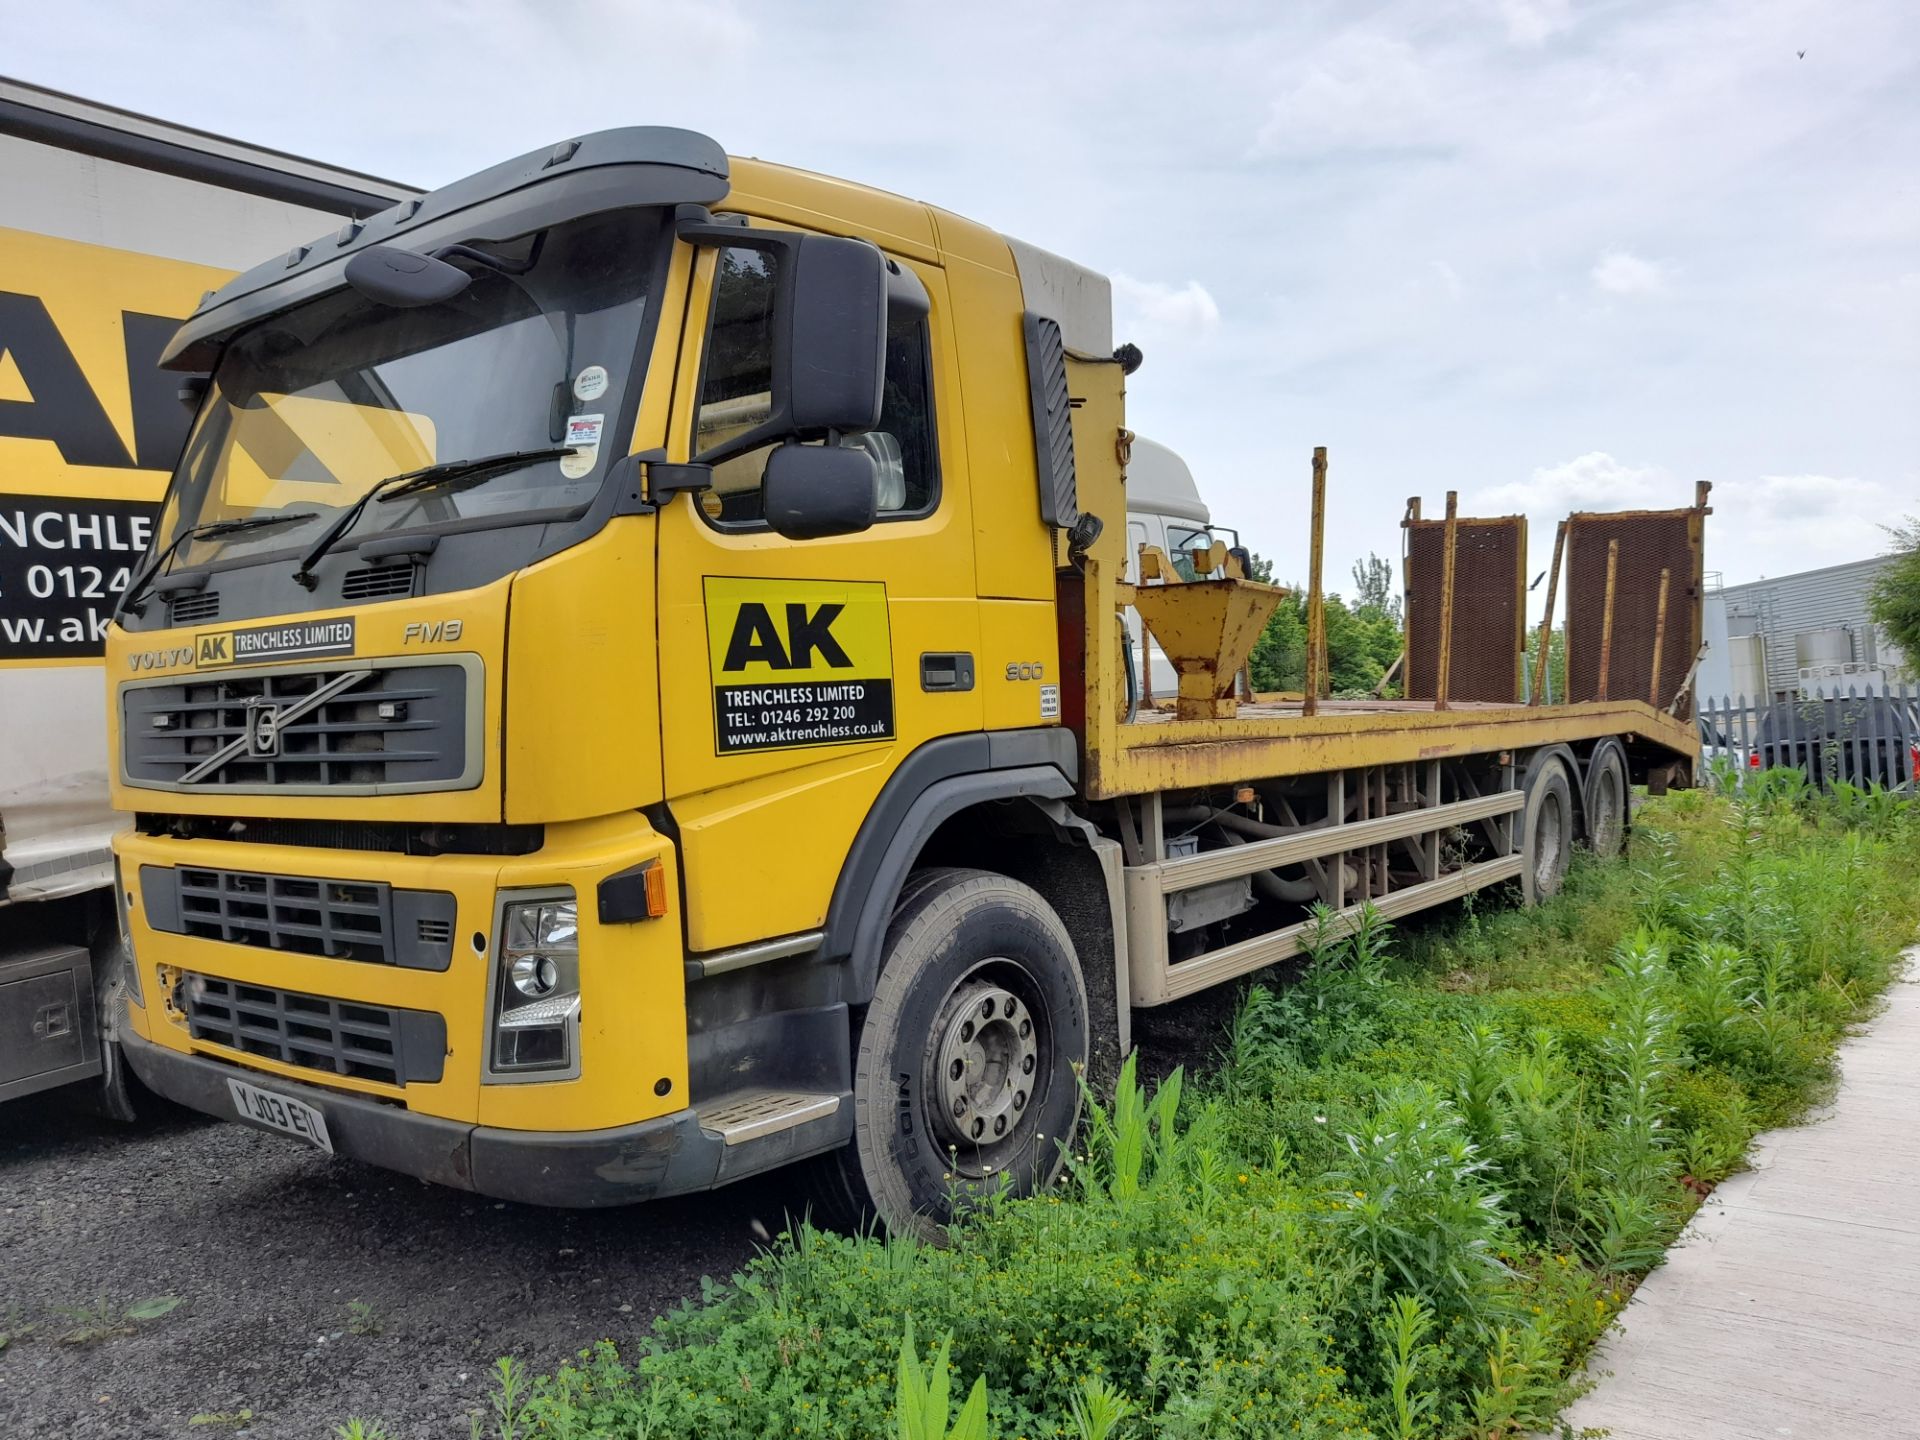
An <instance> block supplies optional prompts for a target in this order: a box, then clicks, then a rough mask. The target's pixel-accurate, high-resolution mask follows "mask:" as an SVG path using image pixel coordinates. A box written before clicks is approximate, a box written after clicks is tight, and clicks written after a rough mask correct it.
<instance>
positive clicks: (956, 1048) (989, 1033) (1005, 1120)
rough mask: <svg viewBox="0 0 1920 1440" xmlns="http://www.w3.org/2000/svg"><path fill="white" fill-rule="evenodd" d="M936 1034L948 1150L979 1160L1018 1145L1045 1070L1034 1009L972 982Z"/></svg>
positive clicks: (952, 1000) (940, 1127)
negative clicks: (1006, 1144)
mask: <svg viewBox="0 0 1920 1440" xmlns="http://www.w3.org/2000/svg"><path fill="white" fill-rule="evenodd" d="M933 1033H934V1046H933V1055H932V1065H933V1076H932V1079H933V1082H934V1083H933V1087H932V1097H931V1098H932V1106H931V1108H932V1111H933V1114H932V1116H931V1119H932V1120H933V1124H934V1129H935V1131H936V1132H937V1133H938V1134H939V1136H940V1140H941V1143H942V1144H943V1145H946V1146H949V1147H951V1148H953V1149H955V1150H957V1151H960V1152H963V1153H966V1154H973V1153H977V1152H978V1151H980V1150H982V1149H985V1148H990V1147H992V1146H995V1145H998V1144H1000V1143H1001V1142H1003V1141H1005V1140H1007V1139H1008V1138H1010V1137H1011V1136H1012V1135H1013V1133H1014V1131H1015V1130H1016V1129H1017V1128H1018V1127H1019V1124H1020V1119H1021V1116H1022V1115H1024V1114H1025V1113H1026V1109H1027V1106H1028V1103H1029V1102H1030V1101H1031V1100H1032V1099H1033V1090H1034V1084H1035V1082H1036V1080H1037V1078H1038V1071H1039V1068H1040V1043H1039V1035H1038V1033H1037V1030H1036V1027H1035V1025H1034V1022H1033V1015H1032V1013H1031V1012H1030V1011H1029V1010H1028V1009H1027V1006H1026V1002H1025V1001H1023V1000H1022V999H1021V998H1020V997H1019V996H1018V995H1015V994H1014V993H1013V992H1012V991H1011V990H1009V989H1007V988H1006V987H1005V986H1003V985H998V984H995V983H994V982H993V981H991V980H985V979H972V980H968V981H966V982H965V983H964V984H962V985H960V986H959V987H957V988H956V989H955V990H954V992H953V994H952V995H950V996H948V997H947V1003H946V1005H945V1006H944V1007H943V1008H942V1009H941V1012H940V1017H939V1019H938V1020H936V1021H935V1022H934V1032H933Z"/></svg>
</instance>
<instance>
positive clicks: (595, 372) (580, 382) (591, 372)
mask: <svg viewBox="0 0 1920 1440" xmlns="http://www.w3.org/2000/svg"><path fill="white" fill-rule="evenodd" d="M606 393H607V367H606V366H604V365H589V366H587V368H586V369H584V370H582V371H581V372H580V373H579V374H578V375H576V376H574V377H573V398H574V399H576V400H582V401H585V400H598V399H599V398H600V397H601V396H602V395H604V394H606Z"/></svg>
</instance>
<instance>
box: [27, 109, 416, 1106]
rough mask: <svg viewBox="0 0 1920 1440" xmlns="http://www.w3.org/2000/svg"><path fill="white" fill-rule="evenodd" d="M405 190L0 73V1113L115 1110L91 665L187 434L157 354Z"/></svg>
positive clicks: (184, 601) (111, 918)
mask: <svg viewBox="0 0 1920 1440" xmlns="http://www.w3.org/2000/svg"><path fill="white" fill-rule="evenodd" d="M413 193H414V192H413V191H411V190H409V189H407V188H405V187H402V186H398V185H393V184H391V183H389V182H387V181H384V180H376V179H373V178H371V177H369V176H365V175H356V174H352V173H350V172H347V171H342V170H336V169H333V168H332V167H330V166H325V165H318V164H315V163H313V162H311V161H307V160H300V159H297V158H295V157H294V156H290V155H282V154H279V153H277V152H274V151H270V150H261V149H258V148H256V147H254V146H250V145H242V144H239V143H237V142H235V141H232V140H227V139H223V138H221V137H220V136H217V135H208V134H205V133H203V132H201V131H197V130H187V129H183V128H181V127H179V126H174V125H168V124H165V123H163V122H161V121H157V120H151V119H148V118H147V117H145V116H141V115H133V114H129V113H128V112H126V111H122V110H115V109H112V108H110V107H108V106H103V105H95V104H93V103H91V102H89V101H85V100H79V99H76V98H75V97H73V96H70V95H62V94H59V93H57V92H54V91H50V90H42V89H39V88H38V87H36V86H31V85H23V84H19V83H16V82H14V81H11V80H6V79H4V78H0V1101H4V1100H11V1099H14V1098H17V1097H19V1096H22V1095H28V1094H32V1093H34V1092H36V1091H40V1090H45V1089H49V1088H51V1087H53V1086H56V1085H67V1084H92V1085H95V1086H98V1087H99V1088H100V1094H101V1097H102V1099H103V1101H104V1103H105V1108H106V1109H107V1110H109V1111H110V1112H115V1113H120V1114H123V1115H124V1113H125V1112H126V1110H127V1102H126V1095H125V1091H124V1083H123V1081H122V1079H121V1077H120V1075H119V1074H118V1071H117V1068H116V1062H117V1055H116V1052H115V1048H114V1045H113V1041H112V1036H111V1034H109V1033H106V1032H105V1030H104V1027H103V1024H102V1018H101V1017H102V1010H103V1006H104V1004H105V1002H106V1000H107V997H108V994H109V992H110V991H111V990H112V989H113V988H114V987H115V986H116V985H118V984H119V983H121V980H122V977H121V974H120V972H119V963H120V962H119V959H118V956H119V945H118V936H119V925H118V923H117V920H116V916H115V914H114V898H113V896H114V888H113V880H114V875H113V856H112V852H111V850H110V849H109V841H110V838H111V835H112V832H113V829H114V828H115V819H114V815H113V811H112V810H111V808H110V807H109V805H108V800H107V768H106V767H107V737H106V715H105V711H104V707H103V705H102V703H101V693H102V677H101V672H100V667H101V656H102V654H103V651H104V647H105V635H106V629H107V623H108V620H109V618H110V617H111V616H112V614H113V610H114V606H115V604H116V602H117V601H118V599H119V597H120V595H121V594H122V593H124V592H125V590H126V589H127V586H128V584H129V583H130V582H131V580H132V577H133V576H134V575H135V574H136V573H137V572H138V570H139V568H140V566H141V564H142V563H143V556H144V554H145V553H146V551H147V550H148V547H149V544H150V542H151V540H152V536H153V524H154V516H155V514H156V512H157V511H158V509H159V501H160V497H161V492H162V491H163V489H164V488H165V486H166V483H167V477H168V476H169V475H170V474H171V473H172V471H173V467H174V462H175V461H176V459H177V458H178V457H179V454H180V447H181V445H182V442H183V441H184V440H185V438H186V433H187V426H188V423H189V421H190V420H191V419H192V406H191V405H190V404H183V403H182V401H181V395H180V391H181V387H182V380H183V377H182V376H181V375H180V374H178V373H174V372H167V371H162V370H160V369H158V368H157V365H156V362H157V361H158V359H159V357H160V352H161V350H162V348H163V347H164V346H165V345H166V343H167V341H168V340H169V339H171V338H172V335H173V332H174V330H175V329H176V328H177V327H178V325H179V324H180V321H181V320H182V319H183V318H185V317H186V316H187V315H188V314H190V313H191V312H192V311H193V308H194V306H195V305H197V304H198V303H199V301H200V298H201V296H202V295H203V294H205V293H206V292H207V291H209V290H212V289H215V288H217V287H218V286H220V285H222V284H224V283H225V282H226V281H227V279H228V278H229V277H230V276H231V275H232V274H233V272H234V271H236V270H239V269H241V268H243V267H245V266H248V265H252V264H254V263H256V262H257V261H258V260H259V259H260V257H261V256H262V255H271V254H274V253H276V252H279V253H285V252H287V251H289V250H291V249H293V248H295V247H298V246H303V245H306V244H310V243H311V242H312V240H313V237H314V236H315V235H318V234H324V233H326V232H328V231H330V230H335V229H338V228H339V227H340V226H341V225H342V224H351V223H353V222H354V221H355V220H357V219H359V218H360V217H364V216H367V215H370V214H373V213H374V212H376V211H379V210H383V209H385V208H387V207H388V206H390V205H392V204H393V203H394V202H396V201H398V200H402V199H405V198H407V197H408V196H410V195H412V194H413ZM155 599H156V601H157V603H160V604H162V605H165V606H166V607H167V608H168V610H169V612H170V614H171V616H172V618H173V620H174V623H176V624H180V625H185V624H189V623H197V622H199V621H216V620H217V619H218V617H217V615H215V614H209V613H195V612H194V611H193V609H192V606H193V605H194V604H195V603H203V602H200V599H199V597H196V596H195V595H193V594H191V593H189V592H187V591H180V592H178V593H170V594H168V595H165V596H157V597H155ZM203 608H204V607H203ZM235 938H240V939H243V938H244V937H238V936H236V937H235ZM122 1008H124V1007H122Z"/></svg>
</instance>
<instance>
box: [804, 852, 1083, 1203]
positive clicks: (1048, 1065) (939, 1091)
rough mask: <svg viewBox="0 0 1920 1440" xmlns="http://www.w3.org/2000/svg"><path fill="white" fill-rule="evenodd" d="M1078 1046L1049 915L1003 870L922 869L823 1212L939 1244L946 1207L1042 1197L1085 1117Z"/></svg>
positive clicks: (872, 1009)
mask: <svg viewBox="0 0 1920 1440" xmlns="http://www.w3.org/2000/svg"><path fill="white" fill-rule="evenodd" d="M1087 1045H1088V1019H1087V991H1086V983H1085V980H1084V979H1083V978H1082V976H1081V974H1080V965H1079V961H1078V960H1077V959H1076V958H1075V955H1074V948H1073V940H1072V938H1071V937H1070V936H1069V935H1068V934H1067V928H1066V926H1065V925H1064V924H1062V923H1061V920H1060V917H1059V916H1058V915H1057V914H1055V913H1054V911H1053V908H1052V907H1051V906H1049V905H1048V904H1047V902H1046V901H1045V900H1043V899H1042V898H1041V897H1040V896H1039V894H1038V893H1037V892H1035V891H1034V890H1033V889H1031V888H1030V887H1028V886H1026V885H1023V884H1021V883H1020V882H1019V881H1017V880H1011V879H1008V878H1007V877H1006V876H1004V875H995V874H992V873H990V872H988V871H984V870H962V869H939V870H929V871H923V872H919V873H916V874H915V875H914V876H913V877H911V878H910V879H909V880H908V882H907V885H906V887H905V888H904V890H903V891H902V898H901V901H900V904H899V905H898V906H897V907H896V909H895V911H894V916H893V920H892V923H891V924H890V925H889V926H888V928H887V937H886V954H885V958H884V961H883V963H882V965H881V970H880V978H879V981H878V983H877V984H876V985H875V987H874V992H873V999H872V1001H871V1003H870V1004H869V1005H868V1006H867V1012H866V1018H865V1021H864V1023H863V1024H862V1025H861V1027H860V1034H859V1036H858V1040H857V1046H856V1051H855V1055H854V1067H853V1069H854V1073H853V1107H854V1112H853V1113H854V1133H853V1143H852V1144H851V1145H848V1146H845V1147H843V1148H842V1149H841V1150H839V1151H838V1152H836V1153H835V1154H833V1155H831V1156H828V1157H826V1163H827V1164H828V1165H831V1166H834V1167H837V1170H838V1172H839V1173H838V1176H837V1177H831V1178H830V1181H829V1186H828V1187H826V1188H827V1191H828V1193H827V1194H826V1195H823V1197H822V1198H823V1199H824V1200H826V1201H827V1202H828V1205H827V1208H828V1210H829V1212H830V1213H832V1212H839V1213H838V1214H837V1215H835V1216H834V1218H837V1219H840V1220H842V1221H845V1220H847V1219H850V1218H853V1216H850V1215H848V1214H847V1213H846V1210H847V1209H848V1208H851V1209H852V1210H854V1211H855V1212H856V1213H859V1212H864V1214H866V1215H870V1216H876V1217H878V1219H879V1220H880V1221H881V1223H882V1224H884V1225H885V1226H886V1227H887V1228H888V1229H889V1230H891V1231H893V1232H894V1233H895V1234H910V1235H916V1236H918V1237H920V1238H921V1239H926V1240H933V1241H938V1240H939V1239H940V1238H941V1235H942V1227H943V1225H944V1224H945V1222H946V1221H947V1220H949V1219H951V1218H952V1211H953V1209H954V1206H955V1202H956V1201H958V1202H960V1203H962V1204H964V1203H965V1201H966V1200H967V1199H968V1198H969V1197H981V1196H985V1195H987V1194H990V1193H993V1192H995V1191H998V1190H1000V1189H1001V1188H1003V1187H1004V1188H1006V1189H1007V1190H1009V1191H1011V1193H1013V1194H1015V1195H1028V1194H1031V1193H1033V1192H1034V1191H1035V1190H1037V1189H1039V1188H1041V1187H1042V1186H1044V1185H1045V1184H1047V1183H1048V1182H1049V1181H1051V1180H1052V1179H1053V1178H1054V1176H1055V1175H1057V1174H1058V1173H1059V1171H1060V1166H1061V1162H1062V1157H1063V1151H1062V1147H1063V1146H1064V1145H1066V1144H1067V1143H1069V1142H1070V1141H1071V1140H1072V1138H1073V1132H1074V1127H1075V1125H1076V1124H1078V1122H1079V1118H1080V1086H1079V1077H1078V1075H1077V1074H1076V1071H1078V1070H1080V1069H1083V1068H1084V1067H1085V1065H1086V1060H1087ZM835 1178H837V1180H838V1181H839V1184H837V1185H835V1184H832V1183H831V1182H832V1179H835ZM835 1192H837V1193H835ZM835 1201H841V1202H845V1203H834V1202H835Z"/></svg>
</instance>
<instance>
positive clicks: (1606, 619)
mask: <svg viewBox="0 0 1920 1440" xmlns="http://www.w3.org/2000/svg"><path fill="white" fill-rule="evenodd" d="M1619 576H1620V542H1619V541H1618V540H1609V541H1608V542H1607V603H1606V608H1605V609H1603V610H1602V611H1601V612H1600V675H1599V683H1598V684H1596V685H1595V686H1594V696H1593V698H1594V699H1596V700H1605V699H1606V698H1607V672H1608V671H1609V670H1611V669H1612V668H1613V588H1614V584H1615V582H1616V581H1617V580H1618V579H1619Z"/></svg>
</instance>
